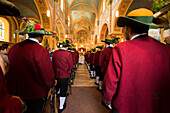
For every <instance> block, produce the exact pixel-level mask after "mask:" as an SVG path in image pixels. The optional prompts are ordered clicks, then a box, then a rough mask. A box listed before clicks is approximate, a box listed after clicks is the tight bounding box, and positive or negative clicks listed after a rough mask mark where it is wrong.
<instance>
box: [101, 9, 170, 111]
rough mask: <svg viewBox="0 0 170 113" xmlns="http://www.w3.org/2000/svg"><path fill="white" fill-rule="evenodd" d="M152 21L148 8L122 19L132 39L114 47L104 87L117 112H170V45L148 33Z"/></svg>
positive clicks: (107, 103)
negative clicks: (149, 35)
mask: <svg viewBox="0 0 170 113" xmlns="http://www.w3.org/2000/svg"><path fill="white" fill-rule="evenodd" d="M152 20H153V13H152V11H150V10H148V9H145V8H140V9H136V10H133V11H131V12H130V13H129V14H128V15H127V17H119V18H118V22H117V25H118V26H119V27H123V31H124V36H125V37H126V39H127V40H129V41H126V42H123V43H120V44H118V45H116V46H115V47H114V48H113V54H112V56H111V58H110V62H109V65H108V69H107V73H106V76H105V78H104V87H103V94H104V96H103V101H104V102H105V104H106V105H107V106H108V107H109V108H113V112H114V113H117V112H118V113H170V48H169V47H167V46H166V45H164V44H162V43H160V42H159V41H157V40H155V39H153V38H151V37H148V36H147V33H148V30H149V26H150V25H154V24H153V23H152ZM111 104H112V105H111Z"/></svg>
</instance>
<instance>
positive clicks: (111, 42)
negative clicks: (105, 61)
mask: <svg viewBox="0 0 170 113" xmlns="http://www.w3.org/2000/svg"><path fill="white" fill-rule="evenodd" d="M102 42H105V43H106V44H113V40H105V41H102Z"/></svg>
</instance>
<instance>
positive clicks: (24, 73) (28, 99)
mask: <svg viewBox="0 0 170 113" xmlns="http://www.w3.org/2000/svg"><path fill="white" fill-rule="evenodd" d="M34 24H35V23H32V25H29V26H27V28H26V30H27V33H28V35H29V38H28V39H27V40H24V41H22V42H20V43H17V44H15V45H14V46H13V47H12V48H11V49H10V50H9V52H8V58H9V70H8V73H7V87H8V91H9V93H10V94H13V95H17V96H19V97H21V99H22V100H23V101H24V103H25V104H26V105H27V111H26V112H25V113H41V112H42V110H43V107H44V105H45V102H46V97H47V94H48V91H49V89H50V87H51V86H53V85H54V80H55V76H54V72H53V68H52V64H51V61H50V54H49V52H48V50H47V49H45V48H44V47H43V46H41V45H40V44H39V43H41V42H42V40H43V35H50V34H52V33H50V32H47V31H45V30H43V29H42V28H41V26H40V25H39V24H35V25H34ZM30 26H32V27H31V28H32V29H29V27H30ZM33 28H34V29H33ZM30 30H31V31H30Z"/></svg>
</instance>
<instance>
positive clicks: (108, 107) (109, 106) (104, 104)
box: [102, 101, 112, 109]
mask: <svg viewBox="0 0 170 113" xmlns="http://www.w3.org/2000/svg"><path fill="white" fill-rule="evenodd" d="M102 105H103V106H104V107H106V108H107V109H112V106H111V104H109V105H107V104H106V103H105V102H104V101H102Z"/></svg>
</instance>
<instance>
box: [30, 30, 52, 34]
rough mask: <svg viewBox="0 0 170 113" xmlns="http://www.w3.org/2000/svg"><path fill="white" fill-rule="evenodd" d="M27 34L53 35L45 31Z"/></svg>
mask: <svg viewBox="0 0 170 113" xmlns="http://www.w3.org/2000/svg"><path fill="white" fill-rule="evenodd" d="M28 34H36V35H53V33H51V32H49V31H46V30H38V31H34V32H30V33H28Z"/></svg>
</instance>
